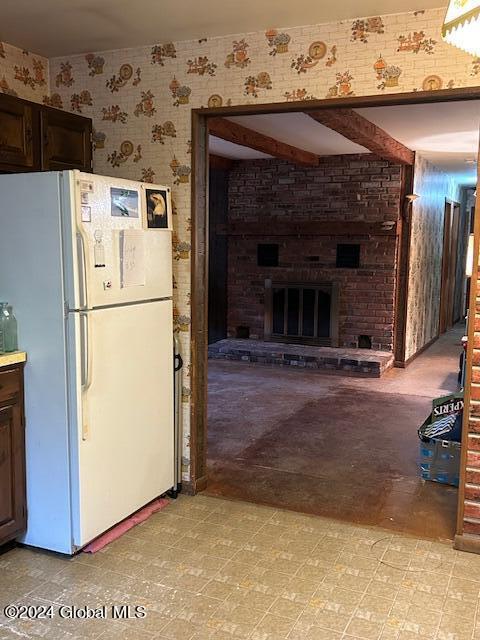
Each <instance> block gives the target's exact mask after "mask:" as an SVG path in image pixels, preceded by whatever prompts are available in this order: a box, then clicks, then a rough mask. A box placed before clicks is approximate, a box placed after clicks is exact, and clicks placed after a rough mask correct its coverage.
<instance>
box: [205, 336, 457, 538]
mask: <svg viewBox="0 0 480 640" xmlns="http://www.w3.org/2000/svg"><path fill="white" fill-rule="evenodd" d="M463 332H464V327H463V325H460V326H458V327H456V328H455V329H453V330H451V331H449V332H448V333H447V334H445V335H444V336H442V338H440V339H439V340H438V341H437V342H436V343H435V344H434V345H433V346H432V347H430V348H429V349H428V350H427V351H425V352H424V353H423V354H422V355H421V356H419V357H418V358H417V359H416V360H415V361H414V362H412V364H411V365H410V366H409V367H408V368H407V369H393V370H391V371H389V372H387V374H385V375H384V376H383V377H382V378H381V379H365V378H358V379H356V378H343V377H342V378H339V377H338V376H336V375H335V376H331V375H328V374H324V373H313V372H308V371H298V370H294V371H290V370H285V369H280V368H275V367H268V366H261V365H252V364H248V363H247V364H244V363H236V362H219V361H214V362H210V363H209V435H208V456H209V461H208V462H209V484H208V487H207V492H208V493H209V494H210V495H217V496H227V497H233V498H240V499H244V500H248V501H252V502H258V503H261V504H266V505H272V506H275V507H283V508H287V509H292V510H295V511H300V512H304V513H311V514H317V515H322V516H327V517H332V518H338V519H342V520H346V521H349V522H353V523H359V524H363V525H368V526H371V525H374V526H380V527H384V528H387V529H393V530H396V531H401V532H406V533H410V534H414V535H417V536H423V537H428V538H432V539H436V540H450V539H452V537H453V535H454V530H455V516H456V502H457V490H456V489H455V488H453V487H449V486H446V485H440V484H436V483H432V482H425V481H423V480H421V479H420V478H419V477H418V476H419V473H418V452H419V441H418V436H417V428H418V426H419V425H420V424H421V423H422V422H423V421H424V419H425V418H426V417H427V415H428V414H429V412H430V409H431V400H432V398H434V397H438V396H440V395H443V394H445V393H449V392H451V391H454V390H456V388H457V372H458V358H459V354H460V351H461V346H460V338H461V336H462V335H463Z"/></svg>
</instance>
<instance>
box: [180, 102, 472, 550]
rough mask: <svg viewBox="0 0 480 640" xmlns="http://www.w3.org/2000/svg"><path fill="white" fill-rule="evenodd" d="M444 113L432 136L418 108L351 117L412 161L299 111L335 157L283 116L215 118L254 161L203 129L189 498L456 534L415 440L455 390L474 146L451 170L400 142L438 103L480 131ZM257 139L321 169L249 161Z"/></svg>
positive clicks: (267, 158) (451, 494)
mask: <svg viewBox="0 0 480 640" xmlns="http://www.w3.org/2000/svg"><path fill="white" fill-rule="evenodd" d="M412 102H413V99H412ZM302 106H303V105H302ZM442 106H443V107H445V112H444V114H443V116H441V117H440V118H437V121H436V127H437V129H436V130H433V129H431V130H427V129H426V123H427V122H429V121H432V122H435V119H433V118H431V114H430V116H429V115H428V108H433V106H432V107H430V105H429V104H428V103H427V104H422V105H414V104H412V105H411V106H410V107H409V106H407V104H404V105H401V108H400V105H396V106H388V107H387V106H386V105H384V106H382V107H375V108H374V107H368V108H367V107H363V106H362V108H360V107H359V108H358V110H357V111H356V113H358V114H359V115H360V116H361V117H362V118H366V119H370V121H373V122H374V124H375V125H376V126H378V128H379V129H381V130H382V132H384V133H385V132H386V133H387V134H388V136H390V138H391V139H392V140H396V141H397V142H398V141H399V142H400V143H401V144H402V145H403V146H404V147H405V148H406V149H407V151H408V150H410V151H412V152H413V154H414V155H413V158H412V161H411V163H410V164H407V163H406V159H408V157H409V156H407V155H405V156H402V157H401V158H399V157H398V156H397V157H390V158H387V157H385V156H386V154H387V153H389V151H388V149H387V151H385V149H378V148H377V149H376V152H375V153H374V152H372V150H371V149H370V148H368V146H362V145H359V142H358V138H356V140H355V141H354V140H352V139H349V138H348V137H347V136H346V135H345V132H339V131H338V127H332V128H330V127H329V126H328V125H327V124H326V121H325V119H323V118H322V119H319V118H318V117H317V114H315V118H312V117H311V116H309V115H308V113H306V112H304V111H302V112H299V114H298V115H300V116H301V118H299V120H300V119H301V120H302V121H303V120H304V119H305V118H307V119H311V120H312V121H313V123H314V124H316V125H317V126H320V127H321V129H320V130H318V133H317V135H318V139H321V140H322V144H325V142H324V141H325V135H323V134H324V128H325V127H326V128H327V129H329V130H330V131H331V132H333V133H334V134H335V135H334V136H333V137H332V136H330V140H329V143H330V145H331V146H330V148H329V150H328V152H327V151H326V150H325V149H324V148H323V149H321V148H318V149H317V148H315V146H314V144H312V145H310V146H307V145H306V144H305V142H304V140H303V141H302V137H301V133H302V129H301V125H300V124H299V122H298V123H297V126H295V127H294V126H288V123H287V122H286V121H285V122H284V123H280V115H279V114H277V115H276V116H273V117H271V116H267V115H266V114H261V115H259V114H255V113H249V114H248V115H242V116H236V115H235V116H233V115H232V116H231V115H229V114H226V116H225V119H226V122H232V123H234V124H236V125H239V126H240V127H243V128H245V129H250V130H251V131H253V132H255V134H258V135H256V136H255V138H256V140H257V142H256V147H257V148H255V149H253V150H252V148H251V147H249V146H248V140H249V138H248V137H246V138H244V139H243V140H244V144H242V145H238V143H237V142H234V141H232V140H226V139H225V137H226V134H225V133H223V134H222V135H223V136H224V137H221V136H220V135H218V136H216V135H215V133H218V132H219V131H223V132H224V131H225V124H224V123H223V124H222V126H223V129H217V128H216V126H215V124H214V127H213V128H211V129H210V184H209V199H210V209H209V212H210V224H209V226H208V228H209V256H210V261H209V265H208V273H209V287H208V290H209V297H208V299H204V303H205V304H208V317H209V323H208V345H209V346H208V354H209V358H210V361H209V367H208V368H209V384H208V410H209V414H208V427H209V429H208V440H207V430H206V429H204V430H203V431H202V429H200V430H197V431H196V433H195V435H194V445H195V446H197V449H196V452H197V453H198V451H199V449H200V448H202V456H203V457H202V461H203V462H202V464H204V467H203V475H202V476H201V482H199V483H198V485H197V488H198V489H202V488H204V487H205V485H206V487H207V491H209V492H210V493H213V494H216V495H226V496H230V497H239V498H243V499H248V500H252V501H255V502H260V503H266V504H273V505H277V506H280V507H286V508H290V509H295V510H299V511H303V512H308V513H316V514H320V515H327V516H332V517H336V518H341V519H346V520H349V521H353V522H359V523H363V524H369V525H371V524H373V525H379V526H382V527H387V528H393V529H396V530H402V531H409V532H412V533H416V534H419V535H430V536H431V535H433V537H437V538H453V535H454V533H455V517H456V508H457V491H456V489H455V488H453V487H449V486H445V485H444V486H441V485H438V484H434V483H428V482H425V481H422V480H421V479H420V478H419V475H420V473H419V467H418V451H419V441H418V438H417V433H416V431H417V428H418V427H419V426H420V424H421V423H422V421H423V420H424V419H425V417H426V415H427V413H428V412H429V410H430V408H431V402H432V400H433V399H434V398H436V397H439V396H441V395H445V394H446V393H450V392H454V391H455V390H457V384H458V382H457V380H458V361H459V356H460V354H461V349H462V346H461V338H462V336H463V334H464V333H465V326H464V324H462V323H461V321H462V320H463V318H462V316H463V309H464V306H465V295H466V277H465V259H466V252H467V246H468V235H469V232H470V210H469V209H468V202H470V203H471V197H472V194H473V188H474V182H475V178H474V177H473V176H474V174H475V171H474V170H473V171H472V168H473V169H475V167H472V166H470V165H471V163H470V162H468V163H467V162H466V161H467V160H468V161H470V160H471V159H472V157H473V158H476V155H477V151H476V150H475V151H472V149H469V150H462V151H461V152H459V153H461V154H462V155H463V156H464V158H463V160H462V161H461V162H460V159H459V157H458V156H457V157H456V158H454V159H452V157H451V156H450V157H449V164H448V163H447V160H446V158H444V159H443V160H442V158H440V156H439V155H438V154H439V153H440V152H439V151H438V146H437V147H436V149H437V151H436V152H435V153H437V155H435V153H433V152H432V151H431V150H430V149H428V148H426V147H423V146H417V145H416V144H415V140H414V139H413V137H410V138H408V136H406V135H403V133H402V127H404V128H405V130H406V128H407V124H406V123H408V129H409V130H411V129H412V126H411V122H412V120H413V121H414V122H417V123H418V126H417V127H416V128H415V127H413V129H414V133H413V134H412V136H414V135H416V136H417V137H418V138H419V137H420V134H419V130H420V128H421V126H423V129H422V133H423V134H424V135H423V137H424V138H427V137H428V136H430V137H435V136H436V137H437V138H438V137H439V136H441V134H442V133H443V131H442V127H445V123H446V122H448V121H450V120H451V113H450V116H449V115H448V108H447V107H449V108H450V109H457V112H456V113H457V115H458V108H459V107H461V106H463V107H464V111H465V117H469V118H470V125H471V128H470V130H471V131H474V130H476V129H477V128H478V119H475V118H476V113H475V107H474V103H469V102H464V103H463V102H462V103H450V104H449V103H445V104H444V105H442ZM467 106H468V108H467ZM420 107H423V113H422V109H420ZM408 111H410V113H408ZM436 111H437V112H438V105H437V107H436ZM467 112H468V113H469V114H470V115H468V116H467ZM332 114H333V111H332V113H331V114H330V116H329V117H330V123H332V121H333V122H334V121H335V116H334V114H333V115H332ZM472 114H474V115H472ZM437 115H438V113H437ZM215 116H216V117H215V119H217V117H218V116H217V114H216V113H215ZM367 116H368V118H367ZM212 118H213V114H212ZM288 118H289V119H290V123H289V124H290V125H292V123H293V119H294V118H297V114H294V113H289V115H288ZM320 120H321V122H320ZM439 121H440V122H439ZM310 124H311V123H310V122H309V121H308V126H310ZM302 126H303V125H302ZM305 126H306V127H307V125H306V124H305ZM233 130H234V131H235V127H233ZM288 131H289V132H290V133H289V135H287V134H286V132H288ZM280 132H282V133H280ZM259 135H260V136H261V135H264V136H266V137H269V138H275V136H277V138H279V139H280V140H279V141H280V142H281V143H284V144H287V145H290V146H292V147H295V145H298V146H297V147H296V148H300V149H301V151H303V152H305V151H306V152H308V153H313V154H314V155H316V156H317V158H318V160H317V164H312V165H311V166H309V164H308V161H309V158H308V157H307V158H305V157H303V158H302V159H301V160H300V159H299V158H296V159H295V158H293V159H286V158H284V157H283V158H282V157H280V158H279V157H278V155H277V156H276V155H275V154H274V153H273V152H272V153H270V154H269V153H266V151H265V150H264V151H258V136H259ZM305 136H306V137H307V138H308V139H309V140H310V141H312V140H315V134H314V133H312V131H311V130H310V132H309V133H308V134H307V133H305ZM399 138H400V140H399ZM437 141H438V140H437ZM363 142H364V144H368V142H367V141H365V140H364V141H363ZM407 143H408V144H407ZM340 144H341V145H343V146H340V147H339V146H337V147H336V146H335V145H340ZM349 145H355V146H349ZM238 147H240V148H238ZM358 147H362V148H360V149H359V148H358ZM387 147H388V144H387ZM411 147H413V148H411ZM477 148H478V141H477ZM447 150H448V151H451V147H450V148H447ZM402 153H404V152H403V151H402ZM405 153H406V152H405ZM258 154H263V155H260V156H259V155H258ZM415 156H416V157H415ZM442 162H443V164H442ZM438 165H441V166H438ZM447 165H448V166H447ZM440 174H441V175H442V176H443V178H442V180H443V181H444V182H443V185H442V186H441V187H440V188H439V187H438V181H439V176H440ZM464 174H465V175H467V174H468V178H466V177H465V175H464ZM434 183H435V184H437V187H436V190H435V193H434V194H433V196H432V193H431V191H429V189H431V185H432V184H434ZM417 191H421V193H416V192H417ZM411 194H416V195H419V196H420V198H419V199H418V200H417V202H416V203H415V204H413V205H412V204H411V200H410V199H409V198H407V197H406V196H407V195H411ZM439 201H440V203H441V204H440V207H439V206H438V203H439ZM446 202H447V203H448V204H449V207H450V208H449V210H448V211H449V212H447V209H446V207H445V203H446ZM196 223H197V221H196ZM197 231H198V227H197V228H196V232H197ZM196 237H197V240H198V235H197V236H196ZM438 246H439V247H440V251H437V250H436V248H437V247H438ZM195 277H196V278H198V277H199V274H198V273H195ZM197 300H198V298H197ZM197 319H198V317H197ZM459 320H460V323H459V322H458V321H459ZM442 329H443V330H442ZM194 331H195V328H194ZM442 334H443V335H442ZM197 339H198V338H197ZM196 364H199V362H198V360H197V361H196ZM394 364H396V365H397V366H396V367H394V366H393V365H394ZM201 366H202V367H203V372H204V374H206V373H207V362H206V360H205V359H204V361H203V363H202V365H201ZM405 367H406V368H405ZM200 370H201V369H200V368H198V367H197V368H195V365H194V371H193V373H194V378H196V380H197V382H198V377H196V376H198V375H200ZM205 391H207V389H204V393H205ZM204 397H206V396H204ZM197 408H198V405H197ZM194 416H195V411H194ZM198 417H199V416H198V414H197V415H196V418H197V421H196V423H194V426H196V427H197V428H198V426H199V422H198ZM204 426H206V424H205V423H204ZM192 435H193V434H192ZM199 437H201V438H202V442H201V447H198V445H200V441H199V439H198V438H199ZM198 462H200V460H199V459H197V460H196V464H197V465H198ZM201 468H202V467H198V466H197V471H198V470H200V469H201ZM199 479H200V478H199ZM426 513H427V514H428V517H426V516H425V514H426ZM427 528H428V530H427ZM432 528H433V529H432ZM432 531H433V533H432Z"/></svg>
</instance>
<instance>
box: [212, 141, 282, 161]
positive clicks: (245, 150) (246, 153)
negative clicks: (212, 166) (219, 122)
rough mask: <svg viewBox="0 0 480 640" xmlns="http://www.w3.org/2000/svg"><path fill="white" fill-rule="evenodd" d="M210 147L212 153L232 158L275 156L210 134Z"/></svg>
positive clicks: (254, 158)
mask: <svg viewBox="0 0 480 640" xmlns="http://www.w3.org/2000/svg"><path fill="white" fill-rule="evenodd" d="M208 148H209V151H210V153H213V154H214V155H217V156H222V157H223V158H231V159H232V160H257V159H262V158H272V157H273V156H270V155H268V154H267V153H262V152H261V151H255V149H250V148H249V147H242V145H240V144H235V143H233V142H227V141H226V140H222V139H221V138H216V137H215V136H209V140H208Z"/></svg>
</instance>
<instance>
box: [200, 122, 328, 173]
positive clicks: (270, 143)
mask: <svg viewBox="0 0 480 640" xmlns="http://www.w3.org/2000/svg"><path fill="white" fill-rule="evenodd" d="M208 128H209V132H210V134H211V135H212V136H215V137H216V138H221V139H222V140H226V141H227V142H234V143H235V144H240V145H242V146H243V147H249V148H250V149H255V151H261V152H262V153H267V154H268V155H270V156H274V157H275V158H281V159H282V160H289V161H290V162H294V163H295V164H300V165H303V166H306V167H316V166H318V164H319V158H318V156H317V155H316V154H315V153H311V152H310V151H305V150H304V149H298V148H297V147H293V146H291V145H289V144H286V143H285V142H280V141H279V140H275V139H274V138H271V137H270V136H266V135H264V134H263V133H259V132H258V131H254V130H253V129H248V128H247V127H244V126H243V125H241V124H238V123H236V122H232V121H231V120H225V118H209V119H208Z"/></svg>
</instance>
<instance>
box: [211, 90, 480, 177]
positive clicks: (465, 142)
mask: <svg viewBox="0 0 480 640" xmlns="http://www.w3.org/2000/svg"><path fill="white" fill-rule="evenodd" d="M356 111H358V112H359V113H360V114H361V115H363V116H364V117H366V118H367V119H368V120H370V121H372V122H374V123H375V124H377V125H378V126H379V127H381V128H382V129H384V130H385V131H387V133H389V134H390V135H391V136H393V137H394V138H396V139H397V140H399V141H400V142H402V143H403V144H405V145H406V146H407V147H409V148H410V149H413V150H414V151H418V152H419V153H421V154H422V155H423V156H424V157H426V158H427V159H428V160H430V161H431V162H433V163H434V164H435V165H436V166H437V167H439V168H440V169H442V170H443V171H445V173H449V174H451V175H453V176H455V178H456V180H458V182H460V183H461V184H474V183H475V182H476V172H477V168H476V164H475V162H473V163H472V161H476V159H477V154H478V148H479V125H480V102H479V101H476V100H467V101H463V102H443V103H442V102H440V103H439V102H437V103H434V104H419V105H402V106H392V107H369V108H366V109H357V110H356ZM229 120H233V121H235V122H238V123H239V124H242V125H243V126H245V127H248V128H250V129H253V130H255V131H258V132H260V133H264V134H266V135H269V136H271V137H272V138H275V139H277V140H280V141H281V142H286V143H288V144H291V145H293V146H296V147H299V148H300V149H305V150H306V151H312V152H313V153H316V154H318V155H320V156H323V155H337V154H344V153H366V152H367V150H366V149H365V148H364V147H361V146H359V145H357V144H355V143H353V142H351V141H350V140H347V139H346V138H344V137H343V136H341V135H340V134H338V133H336V132H334V131H331V130H330V129H328V128H327V127H325V126H323V125H321V124H319V123H318V122H316V121H315V120H313V119H312V118H310V117H309V116H307V115H306V114H304V113H285V114H262V115H256V116H241V117H235V118H229ZM210 149H211V151H212V153H216V154H217V155H221V156H225V157H227V158H237V159H248V158H258V157H262V154H259V153H258V152H257V151H253V150H252V149H248V148H246V147H240V146H239V145H233V144H231V143H229V142H225V141H223V140H218V138H215V139H212V138H211V140H210ZM240 150H241V151H240ZM263 157H265V155H264V154H263Z"/></svg>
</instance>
